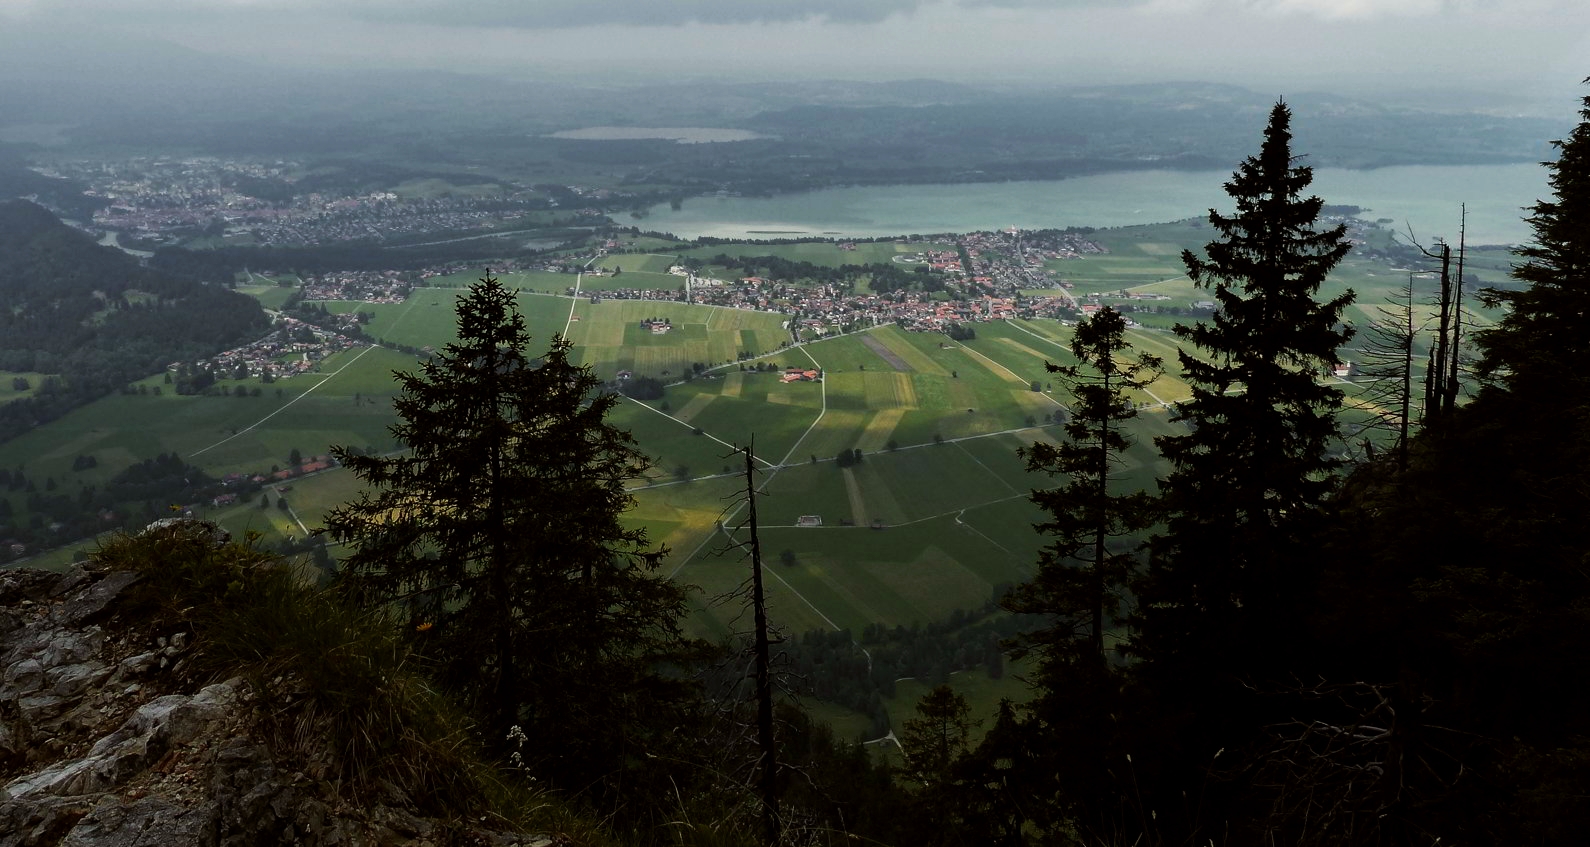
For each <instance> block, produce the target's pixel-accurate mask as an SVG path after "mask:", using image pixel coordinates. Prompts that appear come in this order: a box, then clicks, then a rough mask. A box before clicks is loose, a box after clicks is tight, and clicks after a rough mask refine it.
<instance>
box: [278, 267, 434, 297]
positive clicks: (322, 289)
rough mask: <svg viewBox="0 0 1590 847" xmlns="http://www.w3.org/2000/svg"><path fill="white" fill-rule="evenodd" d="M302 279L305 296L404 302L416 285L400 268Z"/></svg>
mask: <svg viewBox="0 0 1590 847" xmlns="http://www.w3.org/2000/svg"><path fill="white" fill-rule="evenodd" d="M303 280H304V299H305V300H357V301H360V302H362V303H402V302H403V301H404V300H406V299H408V296H409V291H410V290H411V289H413V287H414V285H413V283H412V282H411V281H410V280H408V279H405V274H403V273H402V272H399V271H339V272H337V273H331V274H324V275H321V276H306V277H304V278H303Z"/></svg>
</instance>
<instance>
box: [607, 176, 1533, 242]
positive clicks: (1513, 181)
mask: <svg viewBox="0 0 1590 847" xmlns="http://www.w3.org/2000/svg"><path fill="white" fill-rule="evenodd" d="M1230 177H1231V173H1230V171H1133V172H1126V173H1113V174H1100V175H1097V176H1087V177H1078V178H1076V179H1066V180H1044V181H1029V182H986V183H961V184H954V185H893V186H865V187H853V188H832V189H824V190H821V191H809V192H804V193H800V194H786V195H781V196H778V197H699V198H691V199H689V200H686V201H685V203H684V206H683V208H681V209H679V210H677V211H676V210H673V209H670V208H669V207H668V206H667V205H666V204H664V205H659V206H656V207H653V208H652V209H650V210H649V212H648V214H647V216H646V217H645V218H644V219H641V220H635V221H625V222H626V223H633V224H635V225H637V226H639V227H640V228H641V229H646V230H657V231H662V232H671V233H673V234H675V235H678V236H682V237H686V238H695V237H698V236H703V235H706V236H716V237H719V238H751V239H756V238H794V237H804V236H834V237H851V238H866V237H873V236H885V235H907V234H913V233H921V234H926V233H939V232H972V231H975V230H991V229H1003V228H1006V227H1012V226H1014V227H1020V228H1022V229H1039V228H1045V227H1067V226H1095V227H1116V226H1130V225H1133V224H1144V223H1158V222H1161V221H1170V220H1179V219H1181V218H1187V217H1194V216H1200V217H1201V216H1204V215H1207V214H1208V210H1209V209H1210V208H1211V207H1213V208H1215V209H1218V210H1220V211H1222V212H1227V213H1229V212H1230V211H1231V210H1232V206H1231V203H1230V198H1229V197H1227V196H1226V194H1225V191H1224V188H1223V185H1224V183H1225V181H1226V180H1228V179H1230ZM1310 193H1313V194H1317V195H1319V196H1320V197H1322V198H1324V200H1325V202H1326V203H1331V204H1338V205H1354V206H1362V207H1364V208H1365V209H1366V210H1368V211H1366V212H1364V213H1363V217H1366V218H1369V219H1376V218H1390V219H1392V220H1394V221H1395V222H1396V227H1397V229H1399V230H1404V229H1405V228H1406V226H1407V225H1409V224H1411V225H1412V226H1413V231H1414V234H1415V235H1416V236H1417V237H1418V238H1419V240H1420V241H1422V242H1429V241H1430V240H1431V238H1432V237H1433V236H1444V237H1446V238H1447V239H1449V240H1450V241H1452V242H1453V243H1456V241H1457V236H1458V218H1459V207H1460V205H1461V204H1463V203H1467V204H1468V241H1469V243H1470V244H1516V243H1519V242H1521V241H1524V240H1527V239H1528V238H1529V236H1530V231H1529V228H1528V226H1527V225H1525V224H1524V222H1523V214H1524V213H1523V211H1522V210H1523V207H1525V206H1528V205H1531V204H1533V203H1534V202H1535V201H1536V200H1538V199H1540V198H1542V197H1545V196H1548V195H1549V189H1548V187H1547V185H1546V169H1545V168H1542V167H1541V166H1540V165H1538V164H1513V165H1412V166H1404V167H1393V168H1378V169H1375V170H1364V171H1359V170H1345V169H1341V168H1321V169H1318V170H1316V171H1315V172H1314V183H1313V185H1312V186H1311V187H1310Z"/></svg>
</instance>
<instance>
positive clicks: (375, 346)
mask: <svg viewBox="0 0 1590 847" xmlns="http://www.w3.org/2000/svg"><path fill="white" fill-rule="evenodd" d="M378 349H381V345H379V344H371V345H370V346H369V347H366V348H364V349H363V350H360V351H359V354H358V355H357V356H354V357H353V358H352V359H349V360H348V361H346V362H344V363H343V365H342V367H340V368H337V369H336V370H334V371H332V372H331V373H329V374H326V375H325V376H324V377H323V378H322V379H321V380H320V381H319V382H317V383H315V384H314V385H311V386H309V387H308V388H306V389H304V393H302V394H300V395H298V396H297V397H294V398H293V399H291V400H288V401H287V402H286V403H283V404H282V405H281V407H280V408H278V409H277V410H276V411H274V412H271V413H270V414H268V415H266V416H265V417H263V418H260V419H259V420H257V421H255V422H253V423H251V424H249V425H248V426H246V427H244V428H242V429H240V430H238V431H237V432H234V433H232V434H231V435H228V436H227V437H225V438H223V439H221V440H220V441H217V442H215V443H214V444H211V445H210V446H209V447H206V448H204V449H202V450H195V451H193V452H192V453H189V454H188V456H189V457H190V458H191V457H193V456H197V455H199V454H201V453H208V452H209V451H211V450H214V449H215V448H217V447H220V446H221V445H222V444H225V443H226V442H228V441H231V440H232V439H234V438H236V437H238V436H239V435H242V434H243V433H245V432H251V431H253V430H254V429H255V428H257V427H258V426H259V425H260V424H262V423H264V422H266V421H268V420H270V419H271V418H274V417H276V416H277V415H279V414H281V413H282V412H285V411H287V408H288V407H289V406H291V405H293V404H294V403H297V402H298V401H299V400H302V399H304V398H305V397H308V396H309V395H310V394H313V393H314V391H315V389H317V388H319V387H320V386H322V385H325V384H326V383H328V382H330V381H331V380H333V379H335V378H336V376H337V374H340V373H342V372H343V371H345V370H347V369H348V366H349V365H352V364H353V363H354V362H357V361H359V360H360V359H362V358H364V354H366V353H368V352H370V351H371V350H378Z"/></svg>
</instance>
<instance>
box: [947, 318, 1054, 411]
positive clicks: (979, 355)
mask: <svg viewBox="0 0 1590 847" xmlns="http://www.w3.org/2000/svg"><path fill="white" fill-rule="evenodd" d="M1017 329H1020V327H1017ZM1022 331H1023V332H1026V330H1022ZM1038 337H1039V338H1043V336H1041V335H1039V336H1038ZM1044 340H1045V341H1047V340H1048V339H1044ZM961 349H962V350H965V351H966V352H968V353H970V354H972V355H973V356H976V357H977V358H979V359H982V360H984V361H986V362H988V363H989V364H991V365H993V366H994V367H996V368H999V369H1000V370H1002V371H1004V372H1005V373H1008V374H1010V375H1011V376H1013V377H1015V378H1016V379H1017V380H1019V381H1021V382H1022V383H1024V384H1025V383H1026V382H1027V380H1025V379H1022V378H1021V375H1020V374H1018V373H1016V372H1015V371H1013V370H1011V369H1010V368H1007V367H1005V365H1004V364H1003V363H1001V362H998V361H995V360H994V359H992V358H989V357H988V356H985V355H983V353H982V352H980V351H978V350H973V349H972V348H971V347H969V346H967V344H966V342H964V341H962V342H961ZM1038 393H1039V394H1040V395H1042V396H1043V398H1044V399H1046V400H1048V401H1049V402H1051V403H1053V404H1055V405H1056V406H1059V407H1060V408H1062V409H1064V408H1065V407H1066V406H1065V404H1064V403H1062V402H1060V401H1059V400H1056V399H1054V398H1053V397H1051V396H1049V395H1048V394H1047V393H1045V392H1042V391H1040V392H1038Z"/></svg>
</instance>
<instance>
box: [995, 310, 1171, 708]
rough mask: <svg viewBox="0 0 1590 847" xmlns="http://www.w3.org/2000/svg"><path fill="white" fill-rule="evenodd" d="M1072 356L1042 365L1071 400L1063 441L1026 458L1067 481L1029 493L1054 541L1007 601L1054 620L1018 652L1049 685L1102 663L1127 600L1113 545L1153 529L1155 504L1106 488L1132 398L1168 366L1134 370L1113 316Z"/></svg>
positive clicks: (1122, 554) (1090, 323)
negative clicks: (1066, 669) (1078, 667)
mask: <svg viewBox="0 0 1590 847" xmlns="http://www.w3.org/2000/svg"><path fill="white" fill-rule="evenodd" d="M1070 349H1071V355H1072V356H1073V357H1074V358H1075V359H1076V360H1077V362H1078V364H1076V365H1056V364H1052V363H1046V367H1047V368H1048V370H1049V372H1050V373H1051V374H1054V376H1055V378H1056V379H1057V380H1058V381H1059V382H1061V383H1062V384H1063V385H1064V386H1065V387H1066V388H1067V389H1068V390H1069V391H1070V392H1071V395H1072V397H1073V398H1075V406H1074V408H1072V409H1071V415H1070V418H1069V420H1068V421H1067V422H1066V425H1065V433H1066V438H1067V440H1066V441H1064V442H1061V443H1059V444H1045V443H1043V442H1034V443H1033V444H1032V446H1031V447H1027V448H1024V449H1023V450H1022V451H1021V455H1022V456H1023V457H1024V458H1025V459H1026V460H1027V470H1028V472H1030V473H1046V474H1051V475H1056V476H1062V477H1064V479H1065V482H1064V483H1063V484H1062V485H1060V486H1058V487H1056V488H1049V489H1042V490H1036V491H1033V492H1032V498H1031V499H1032V502H1033V503H1035V504H1037V506H1038V507H1039V508H1041V509H1043V510H1044V512H1045V513H1047V515H1048V518H1047V519H1046V520H1045V521H1044V522H1043V523H1041V524H1039V525H1038V527H1037V529H1038V531H1039V532H1041V533H1044V534H1045V535H1048V536H1049V537H1050V538H1051V539H1052V540H1051V541H1050V543H1049V545H1048V546H1046V547H1045V548H1044V549H1043V550H1042V551H1041V552H1040V553H1039V555H1038V573H1037V575H1036V576H1035V577H1034V578H1033V579H1032V580H1031V581H1030V582H1026V583H1023V584H1022V585H1020V586H1018V587H1017V588H1016V589H1015V591H1013V592H1012V593H1011V594H1009V595H1008V596H1007V597H1006V598H1005V599H1004V600H1003V601H1002V605H1004V607H1005V608H1006V609H1008V610H1010V611H1012V612H1017V613H1021V614H1035V615H1043V616H1045V617H1046V619H1047V620H1048V621H1049V625H1048V626H1046V627H1045V628H1043V629H1041V630H1039V631H1036V632H1032V633H1028V634H1026V635H1024V636H1023V637H1022V638H1021V639H1020V640H1019V642H1018V644H1019V647H1018V651H1017V655H1018V656H1019V655H1023V654H1025V653H1026V652H1028V651H1032V652H1037V653H1038V654H1040V659H1041V663H1042V665H1043V666H1044V668H1045V670H1044V675H1045V676H1046V677H1048V676H1053V675H1054V672H1055V671H1056V670H1058V668H1057V666H1059V665H1073V664H1076V663H1078V662H1082V663H1091V664H1096V665H1099V666H1103V665H1104V664H1105V662H1106V659H1105V656H1106V654H1105V646H1104V630H1105V622H1106V619H1107V618H1109V617H1111V616H1112V615H1113V614H1114V613H1115V611H1116V609H1117V608H1118V607H1119V605H1120V602H1121V600H1122V599H1123V594H1124V590H1125V584H1126V577H1127V574H1128V571H1129V570H1130V568H1131V563H1132V561H1133V555H1132V554H1131V553H1130V552H1127V551H1122V550H1113V551H1112V550H1111V549H1109V544H1110V542H1112V541H1118V540H1119V539H1121V538H1123V537H1125V536H1128V535H1130V534H1131V533H1134V532H1137V531H1139V530H1142V529H1145V528H1147V527H1148V526H1149V525H1150V523H1152V518H1151V514H1152V510H1151V503H1150V497H1149V495H1147V494H1146V493H1144V492H1141V491H1135V492H1131V493H1121V492H1112V491H1111V486H1110V481H1111V478H1112V474H1113V473H1114V472H1115V470H1116V468H1117V467H1118V466H1119V464H1120V461H1121V456H1122V454H1124V453H1125V452H1126V450H1127V449H1128V448H1129V447H1130V446H1131V441H1130V440H1129V439H1128V438H1127V436H1126V433H1125V432H1124V431H1123V425H1124V424H1125V423H1126V422H1127V421H1129V420H1131V419H1132V418H1135V417H1136V416H1137V408H1136V406H1134V405H1133V403H1132V401H1131V399H1130V397H1129V396H1128V392H1130V391H1137V390H1141V389H1143V388H1146V387H1148V385H1150V384H1151V383H1153V381H1154V380H1155V379H1157V378H1158V377H1159V375H1160V373H1161V372H1162V370H1163V363H1162V362H1161V361H1160V359H1159V358H1158V357H1157V356H1152V355H1148V354H1138V355H1137V356H1136V357H1135V361H1134V360H1133V359H1134V357H1133V356H1132V355H1131V345H1130V344H1129V343H1128V342H1127V341H1126V319H1125V318H1124V317H1122V316H1121V314H1120V313H1119V312H1117V311H1115V310H1114V309H1108V308H1106V309H1103V310H1100V311H1099V312H1098V313H1097V314H1095V315H1094V316H1093V317H1091V318H1089V319H1088V320H1085V321H1083V322H1081V323H1079V324H1078V325H1077V328H1076V333H1075V334H1074V335H1073V336H1072V340H1071V348H1070Z"/></svg>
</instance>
